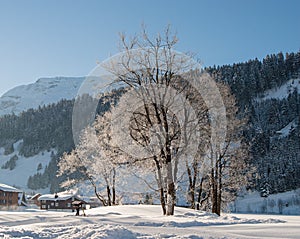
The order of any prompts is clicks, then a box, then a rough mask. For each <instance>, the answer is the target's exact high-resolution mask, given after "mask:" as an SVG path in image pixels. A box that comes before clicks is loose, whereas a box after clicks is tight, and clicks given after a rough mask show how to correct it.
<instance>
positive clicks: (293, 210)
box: [229, 188, 300, 238]
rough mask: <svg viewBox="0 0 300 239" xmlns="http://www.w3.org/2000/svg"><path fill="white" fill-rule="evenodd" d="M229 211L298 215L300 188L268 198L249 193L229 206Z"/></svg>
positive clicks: (299, 212)
mask: <svg viewBox="0 0 300 239" xmlns="http://www.w3.org/2000/svg"><path fill="white" fill-rule="evenodd" d="M229 209H230V211H232V212H238V213H269V214H284V215H300V188H298V189H297V190H293V191H289V192H284V193H278V194H271V195H269V196H268V197H261V196H260V194H259V192H251V193H249V194H246V195H244V196H243V197H239V198H237V199H236V200H235V202H233V203H231V204H230V205H229ZM299 238H300V237H299Z"/></svg>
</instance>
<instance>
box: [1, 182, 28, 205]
mask: <svg viewBox="0 0 300 239" xmlns="http://www.w3.org/2000/svg"><path fill="white" fill-rule="evenodd" d="M23 198H24V195H23V192H22V191H20V190H19V189H17V188H14V187H12V186H9V185H6V184H0V206H20V205H22V203H23Z"/></svg>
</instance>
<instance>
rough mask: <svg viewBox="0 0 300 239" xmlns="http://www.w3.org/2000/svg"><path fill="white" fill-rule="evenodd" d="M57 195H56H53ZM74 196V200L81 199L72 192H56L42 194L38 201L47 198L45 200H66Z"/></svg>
mask: <svg viewBox="0 0 300 239" xmlns="http://www.w3.org/2000/svg"><path fill="white" fill-rule="evenodd" d="M55 195H57V197H55ZM72 197H74V199H75V200H76V199H77V200H81V198H79V197H78V196H76V195H74V194H64V193H57V194H44V195H42V196H40V197H39V198H38V200H39V201H42V200H47V201H66V200H68V199H70V198H72Z"/></svg>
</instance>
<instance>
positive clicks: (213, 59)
mask: <svg viewBox="0 0 300 239" xmlns="http://www.w3.org/2000/svg"><path fill="white" fill-rule="evenodd" d="M299 9H300V1H298V0H294V1H293V0H282V1H279V0H251V1H250V0H247V1H246V0H227V1H225V0H219V1H214V0H207V1H206V0H203V1H201V0H185V1H183V0H182V1H180V0H177V1H175V0H151V1H146V0H144V1H143V0H110V1H109V0H107V1H105V0H103V1H100V0H98V1H96V0H51V1H50V0H43V1H40V0H26V1H25V0H24V1H22V0H0V77H1V81H0V95H1V94H3V93H4V92H6V91H7V90H9V89H10V88H13V87H14V86H17V85H21V84H28V83H30V82H34V81H36V80H37V79H38V78H40V77H51V76H84V75H87V74H88V73H89V72H90V71H91V70H92V69H93V68H94V67H95V66H96V62H97V61H102V60H104V59H106V58H107V57H109V56H110V55H112V54H115V53H117V52H118V33H120V32H125V33H126V34H127V35H129V36H130V35H134V34H135V33H139V32H140V30H141V24H142V23H144V24H145V25H146V26H147V29H148V31H149V32H150V34H154V33H157V32H161V31H163V29H164V28H165V26H166V25H167V24H171V26H172V29H173V30H174V31H176V32H177V33H178V38H179V40H180V42H179V44H178V46H177V50H179V51H182V52H193V53H196V54H197V57H198V58H199V59H201V61H202V62H203V63H204V65H205V66H209V65H213V64H216V65H223V64H232V63H235V62H242V61H246V60H248V59H253V58H255V57H257V58H259V59H262V58H263V57H265V56H266V55H267V54H271V53H277V52H280V51H282V52H283V53H285V52H291V51H294V52H296V51H299V50H300V14H299Z"/></svg>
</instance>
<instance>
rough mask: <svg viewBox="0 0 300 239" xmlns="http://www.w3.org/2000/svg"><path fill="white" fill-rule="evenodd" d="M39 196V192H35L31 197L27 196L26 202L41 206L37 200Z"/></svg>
mask: <svg viewBox="0 0 300 239" xmlns="http://www.w3.org/2000/svg"><path fill="white" fill-rule="evenodd" d="M40 196H41V194H40V193H37V194H35V195H33V196H32V197H30V198H28V203H29V204H35V205H36V206H39V207H40V206H41V203H40V201H39V200H38V199H39V197H40Z"/></svg>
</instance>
